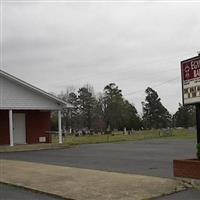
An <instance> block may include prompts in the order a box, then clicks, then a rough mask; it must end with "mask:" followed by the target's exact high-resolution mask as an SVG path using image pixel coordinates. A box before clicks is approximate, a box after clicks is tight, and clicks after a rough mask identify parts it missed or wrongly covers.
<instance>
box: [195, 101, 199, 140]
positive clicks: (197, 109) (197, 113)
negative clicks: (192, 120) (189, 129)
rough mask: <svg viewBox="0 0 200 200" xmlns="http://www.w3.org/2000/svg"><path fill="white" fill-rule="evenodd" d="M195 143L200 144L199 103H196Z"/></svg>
mask: <svg viewBox="0 0 200 200" xmlns="http://www.w3.org/2000/svg"><path fill="white" fill-rule="evenodd" d="M196 121H197V144H200V104H196Z"/></svg>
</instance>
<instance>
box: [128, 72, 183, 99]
mask: <svg viewBox="0 0 200 200" xmlns="http://www.w3.org/2000/svg"><path fill="white" fill-rule="evenodd" d="M178 79H179V76H177V77H176V78H173V79H170V80H167V81H165V82H162V83H160V84H156V85H153V86H152V88H155V87H160V86H162V85H165V84H167V83H169V82H171V81H175V80H178ZM140 92H144V89H142V90H136V91H133V92H129V93H127V94H124V95H125V96H130V95H133V94H136V93H140Z"/></svg>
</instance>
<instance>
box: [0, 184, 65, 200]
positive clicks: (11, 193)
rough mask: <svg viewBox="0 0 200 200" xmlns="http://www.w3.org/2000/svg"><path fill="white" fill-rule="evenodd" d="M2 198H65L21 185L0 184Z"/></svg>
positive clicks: (11, 199) (18, 199)
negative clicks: (23, 187)
mask: <svg viewBox="0 0 200 200" xmlns="http://www.w3.org/2000/svg"><path fill="white" fill-rule="evenodd" d="M0 200H63V199H61V198H55V197H52V196H49V195H46V194H41V193H36V192H32V191H30V190H25V189H22V188H19V187H13V186H10V185H4V184H0Z"/></svg>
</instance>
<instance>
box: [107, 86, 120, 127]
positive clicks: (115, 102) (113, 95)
mask: <svg viewBox="0 0 200 200" xmlns="http://www.w3.org/2000/svg"><path fill="white" fill-rule="evenodd" d="M103 104H104V105H103V107H104V118H105V122H106V126H107V128H111V130H112V129H114V128H118V129H120V128H122V120H121V119H122V106H123V98H122V91H121V90H120V89H119V88H118V86H116V85H115V83H110V84H109V85H107V86H105V88H104V101H103Z"/></svg>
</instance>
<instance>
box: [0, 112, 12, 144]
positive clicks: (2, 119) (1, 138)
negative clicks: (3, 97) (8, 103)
mask: <svg viewBox="0 0 200 200" xmlns="http://www.w3.org/2000/svg"><path fill="white" fill-rule="evenodd" d="M4 144H5V145H6V144H7V145H8V144H10V137H9V113H8V110H0V145H4Z"/></svg>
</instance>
